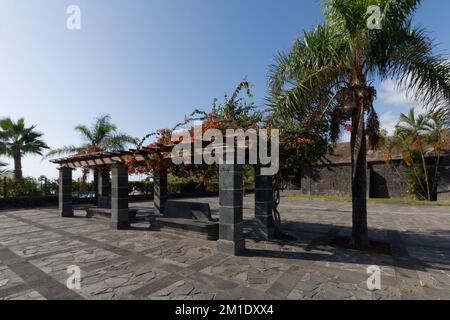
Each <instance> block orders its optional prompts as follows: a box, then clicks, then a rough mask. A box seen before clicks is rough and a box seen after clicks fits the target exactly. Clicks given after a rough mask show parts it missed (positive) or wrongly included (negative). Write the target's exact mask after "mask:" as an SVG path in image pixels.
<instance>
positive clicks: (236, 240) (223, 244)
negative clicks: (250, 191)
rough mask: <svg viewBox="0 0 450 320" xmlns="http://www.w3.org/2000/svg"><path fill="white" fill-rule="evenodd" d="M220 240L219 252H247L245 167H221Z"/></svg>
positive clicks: (237, 253)
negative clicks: (244, 189)
mask: <svg viewBox="0 0 450 320" xmlns="http://www.w3.org/2000/svg"><path fill="white" fill-rule="evenodd" d="M219 198H220V211H219V213H220V218H219V240H218V241H217V250H218V251H220V252H223V253H227V254H231V255H240V254H242V253H243V252H244V251H245V239H244V236H243V230H242V229H243V166H242V165H239V164H221V165H219Z"/></svg>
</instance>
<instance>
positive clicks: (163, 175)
mask: <svg viewBox="0 0 450 320" xmlns="http://www.w3.org/2000/svg"><path fill="white" fill-rule="evenodd" d="M153 181H154V188H153V190H154V191H153V203H154V205H155V211H156V213H157V214H164V210H165V208H166V202H167V169H162V170H159V172H155V173H154V177H153Z"/></svg>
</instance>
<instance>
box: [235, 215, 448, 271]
mask: <svg viewBox="0 0 450 320" xmlns="http://www.w3.org/2000/svg"><path fill="white" fill-rule="evenodd" d="M283 227H284V228H283V230H285V231H287V232H288V233H289V234H291V235H293V236H295V237H296V238H297V240H296V241H286V240H266V239H264V238H262V237H260V236H259V233H258V232H257V226H256V224H255V223H254V221H253V220H245V221H244V235H245V238H246V239H249V240H252V241H254V243H255V245H254V246H253V247H252V248H248V249H247V250H246V252H245V256H247V257H264V258H277V259H288V260H307V261H324V262H342V263H352V264H366V265H379V266H391V267H400V268H404V269H409V270H416V271H424V272H426V271H427V269H439V270H445V271H450V231H442V230H440V231H439V235H438V236H437V235H435V234H436V233H437V231H436V232H434V231H429V232H428V233H427V234H424V233H417V232H411V231H403V232H401V231H398V230H391V229H371V230H370V231H369V235H370V238H371V239H372V240H377V241H382V242H386V243H388V244H389V245H390V247H391V250H392V256H391V255H386V254H377V253H371V252H366V251H359V250H355V249H348V248H342V247H333V246H331V245H330V243H331V241H332V240H333V239H335V238H336V237H337V236H338V235H340V236H342V235H351V228H350V227H346V226H336V225H332V224H320V223H307V222H293V221H288V222H285V223H284V224H283ZM258 244H262V245H258ZM258 246H261V247H264V248H261V249H260V248H258ZM267 247H273V249H272V248H270V249H267ZM411 251H412V252H411Z"/></svg>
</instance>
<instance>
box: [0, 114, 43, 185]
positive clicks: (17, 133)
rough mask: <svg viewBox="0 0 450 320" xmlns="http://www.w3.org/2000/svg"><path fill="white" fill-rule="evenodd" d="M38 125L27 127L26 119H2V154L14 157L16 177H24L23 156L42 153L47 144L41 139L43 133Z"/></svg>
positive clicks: (0, 126)
mask: <svg viewBox="0 0 450 320" xmlns="http://www.w3.org/2000/svg"><path fill="white" fill-rule="evenodd" d="M35 128H36V126H31V127H26V126H25V120H24V119H23V118H21V119H19V120H18V121H17V122H14V121H13V120H11V118H5V119H2V120H0V154H3V155H6V156H8V157H11V158H13V159H14V178H15V179H22V178H23V174H22V158H23V156H24V155H26V154H37V155H42V152H43V151H44V149H48V146H47V144H45V142H44V141H43V140H42V139H41V137H42V136H43V134H42V133H40V132H38V131H36V130H35Z"/></svg>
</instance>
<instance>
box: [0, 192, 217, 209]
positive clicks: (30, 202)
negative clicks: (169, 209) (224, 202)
mask: <svg viewBox="0 0 450 320" xmlns="http://www.w3.org/2000/svg"><path fill="white" fill-rule="evenodd" d="M218 195H219V193H218V192H189V193H174V194H169V198H171V199H183V198H199V197H216V196H218ZM129 201H130V202H145V201H153V195H129ZM72 202H73V204H74V205H77V204H94V198H78V197H73V200H72ZM57 206H58V195H52V196H37V197H16V198H0V210H2V209H12V208H14V209H27V208H38V207H57Z"/></svg>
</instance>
